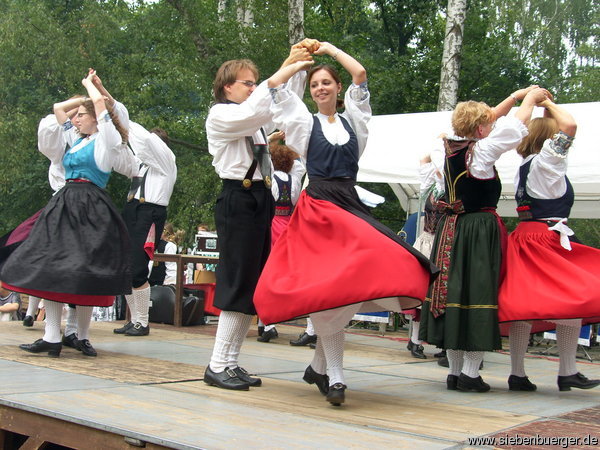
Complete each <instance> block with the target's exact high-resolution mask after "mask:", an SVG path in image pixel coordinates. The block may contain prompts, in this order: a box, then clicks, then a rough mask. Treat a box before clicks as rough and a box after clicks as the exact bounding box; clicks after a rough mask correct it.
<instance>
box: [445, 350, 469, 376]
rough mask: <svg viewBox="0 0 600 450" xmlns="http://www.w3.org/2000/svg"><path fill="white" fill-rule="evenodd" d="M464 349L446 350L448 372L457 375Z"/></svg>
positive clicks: (461, 365)
mask: <svg viewBox="0 0 600 450" xmlns="http://www.w3.org/2000/svg"><path fill="white" fill-rule="evenodd" d="M464 353H465V352H464V351H462V350H446V357H447V358H448V374H449V375H456V376H459V375H460V372H461V371H462V368H463V363H464Z"/></svg>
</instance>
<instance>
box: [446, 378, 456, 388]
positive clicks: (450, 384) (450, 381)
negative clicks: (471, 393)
mask: <svg viewBox="0 0 600 450" xmlns="http://www.w3.org/2000/svg"><path fill="white" fill-rule="evenodd" d="M457 384H458V376H457V375H448V377H447V378H446V389H448V390H449V391H456V390H457V387H456V385H457Z"/></svg>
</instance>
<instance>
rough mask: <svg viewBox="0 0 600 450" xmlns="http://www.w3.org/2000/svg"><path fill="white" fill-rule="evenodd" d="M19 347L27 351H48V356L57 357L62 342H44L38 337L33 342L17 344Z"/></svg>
mask: <svg viewBox="0 0 600 450" xmlns="http://www.w3.org/2000/svg"><path fill="white" fill-rule="evenodd" d="M19 348H20V349H21V350H25V351H26V352H29V353H42V352H48V356H50V357H51V358H58V357H59V356H60V351H61V350H62V343H61V342H46V341H44V340H43V339H38V340H37V341H35V342H34V343H33V344H21V345H19Z"/></svg>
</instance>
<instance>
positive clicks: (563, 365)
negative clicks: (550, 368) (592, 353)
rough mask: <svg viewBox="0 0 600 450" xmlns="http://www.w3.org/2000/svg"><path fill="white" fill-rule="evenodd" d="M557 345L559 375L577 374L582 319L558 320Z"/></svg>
mask: <svg viewBox="0 0 600 450" xmlns="http://www.w3.org/2000/svg"><path fill="white" fill-rule="evenodd" d="M555 323H556V345H558V355H559V365H558V375H560V376H562V377H566V376H569V375H575V374H576V373H577V372H578V370H577V340H578V339H579V332H580V330H581V319H568V320H557V321H555Z"/></svg>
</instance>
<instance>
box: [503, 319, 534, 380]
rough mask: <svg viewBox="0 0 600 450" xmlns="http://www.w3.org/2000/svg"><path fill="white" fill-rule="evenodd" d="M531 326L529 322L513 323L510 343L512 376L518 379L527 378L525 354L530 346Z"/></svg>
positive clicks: (509, 338)
mask: <svg viewBox="0 0 600 450" xmlns="http://www.w3.org/2000/svg"><path fill="white" fill-rule="evenodd" d="M530 333H531V324H530V323H529V322H512V323H511V324H510V331H509V336H508V342H509V346H510V374H511V375H516V376H517V377H524V376H527V375H526V373H525V353H527V346H528V345H529V334H530Z"/></svg>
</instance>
